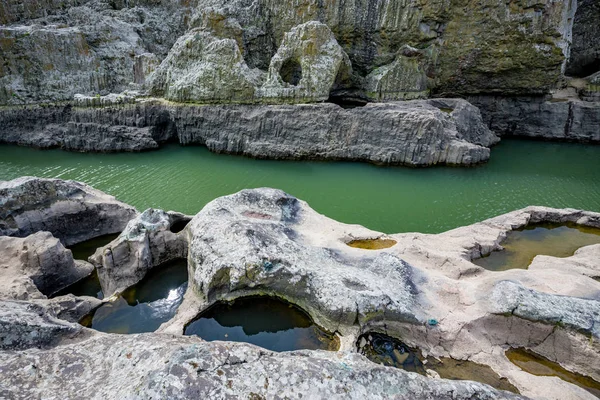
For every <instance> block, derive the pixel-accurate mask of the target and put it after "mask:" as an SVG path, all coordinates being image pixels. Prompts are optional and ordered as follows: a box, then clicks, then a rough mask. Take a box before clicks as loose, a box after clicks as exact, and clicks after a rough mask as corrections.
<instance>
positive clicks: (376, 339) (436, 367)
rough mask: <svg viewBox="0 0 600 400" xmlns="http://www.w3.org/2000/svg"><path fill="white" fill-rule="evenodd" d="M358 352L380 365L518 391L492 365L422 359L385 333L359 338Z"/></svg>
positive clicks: (449, 359) (414, 351)
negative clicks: (430, 371)
mask: <svg viewBox="0 0 600 400" xmlns="http://www.w3.org/2000/svg"><path fill="white" fill-rule="evenodd" d="M357 349H358V351H359V352H360V353H361V354H362V355H364V356H365V357H367V358H368V359H369V360H371V361H373V362H374V363H377V364H382V365H386V366H389V367H396V368H400V369H403V370H405V371H410V372H416V373H418V374H421V375H427V370H428V369H429V370H433V371H435V372H437V373H438V374H439V375H440V377H441V378H444V379H455V380H471V381H476V382H481V383H485V384H488V385H490V386H492V387H494V388H496V389H500V390H508V391H510V392H513V393H518V390H517V388H516V387H514V386H513V385H511V384H510V383H509V382H508V380H507V379H505V378H501V377H500V376H498V374H496V373H495V372H494V371H493V370H492V369H491V368H490V367H488V366H486V365H481V364H477V363H474V362H471V361H461V360H454V359H451V358H444V357H442V358H441V359H439V360H437V359H435V358H433V357H427V358H426V359H422V357H421V356H420V352H419V351H418V350H417V349H413V348H410V347H408V346H407V345H405V344H404V343H402V342H401V341H399V340H397V339H395V338H392V337H390V336H387V335H384V334H382V333H374V332H371V333H366V334H364V335H362V336H361V337H359V339H358V341H357Z"/></svg>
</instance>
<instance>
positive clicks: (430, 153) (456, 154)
mask: <svg viewBox="0 0 600 400" xmlns="http://www.w3.org/2000/svg"><path fill="white" fill-rule="evenodd" d="M78 101H79V102H81V103H84V102H88V101H89V102H92V101H94V100H93V99H89V98H82V99H80V100H78ZM96 101H98V102H104V101H106V102H108V101H109V100H105V99H104V98H100V99H97V100H96ZM38 112H39V113H40V114H42V115H45V116H46V115H47V116H48V121H45V120H44V119H39V118H38V117H37V115H38V114H37V113H38ZM2 121H5V122H6V123H5V124H4V125H2V124H1V122H2ZM111 124H112V125H111ZM54 132H60V134H56V135H54V134H53V133H54ZM168 140H179V142H180V143H181V144H183V145H188V144H202V145H206V146H207V147H208V149H209V150H211V151H215V152H222V153H234V154H244V155H249V156H252V157H258V158H277V159H325V160H336V159H338V160H341V159H344V160H357V161H367V162H373V163H379V164H392V165H394V164H405V165H413V166H428V165H435V164H453V165H473V164H476V163H479V162H483V161H487V159H488V158H489V154H490V150H489V148H488V147H489V146H491V145H493V144H494V143H496V142H497V140H498V139H497V138H496V137H495V136H494V135H493V134H492V133H491V131H490V130H489V129H488V128H487V127H485V125H483V123H482V120H481V115H480V113H479V110H477V108H475V107H473V106H472V105H470V104H469V103H468V102H466V101H464V100H456V99H443V100H427V101H414V102H397V103H396V102H394V103H385V104H369V105H367V106H366V107H361V108H355V109H351V110H346V109H343V108H341V107H339V106H337V105H334V104H330V103H326V104H311V105H288V106H285V105H281V106H258V105H255V106H252V105H239V106H231V105H230V106H216V105H215V106H191V105H189V106H177V105H171V104H165V103H162V102H160V101H157V100H149V101H143V102H140V103H136V104H127V103H126V101H125V100H124V103H121V104H114V105H112V106H110V107H108V106H107V107H103V108H96V107H64V108H63V107H50V108H45V107H31V108H30V107H27V108H22V109H10V110H4V111H2V112H0V141H3V142H8V143H17V144H28V145H34V146H39V147H57V146H58V147H62V148H65V149H68V150H78V151H104V152H107V151H140V150H146V149H154V148H156V147H158V143H162V142H165V141H168Z"/></svg>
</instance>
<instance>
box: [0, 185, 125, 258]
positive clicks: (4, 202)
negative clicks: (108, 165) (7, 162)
mask: <svg viewBox="0 0 600 400" xmlns="http://www.w3.org/2000/svg"><path fill="white" fill-rule="evenodd" d="M135 215H136V210H135V209H134V208H133V207H131V206H129V205H127V204H125V203H122V202H120V201H118V200H116V199H115V198H114V197H112V196H109V195H107V194H105V193H103V192H101V191H99V190H96V189H94V188H92V187H90V186H88V185H86V184H84V183H80V182H75V181H63V180H60V179H45V178H35V177H23V178H17V179H14V180H12V181H0V235H8V236H18V237H25V236H28V235H31V234H32V233H35V232H38V231H48V232H51V233H52V235H54V236H55V237H56V238H58V239H60V240H61V242H63V243H64V244H65V245H67V246H68V245H71V244H74V243H78V242H83V241H85V240H88V239H91V238H94V237H97V236H102V235H107V234H110V233H117V232H121V231H122V230H123V228H125V225H126V224H127V222H128V221H129V220H130V219H132V218H133V217H135Z"/></svg>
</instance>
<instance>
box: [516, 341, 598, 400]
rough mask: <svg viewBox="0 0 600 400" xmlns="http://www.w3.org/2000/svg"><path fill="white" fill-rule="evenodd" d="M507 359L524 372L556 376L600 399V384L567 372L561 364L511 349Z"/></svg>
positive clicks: (527, 352) (520, 350) (521, 350)
mask: <svg viewBox="0 0 600 400" xmlns="http://www.w3.org/2000/svg"><path fill="white" fill-rule="evenodd" d="M506 357H508V359H509V360H510V361H511V362H512V363H513V364H515V365H517V366H518V367H519V368H521V369H522V370H523V371H525V372H528V373H530V374H532V375H537V376H556V377H559V378H560V379H562V380H564V381H567V382H569V383H572V384H574V385H577V386H579V387H581V388H583V389H585V390H587V391H588V392H590V393H591V394H593V395H594V396H596V397H598V398H600V382H597V381H595V380H593V379H592V378H589V377H587V376H584V375H581V374H576V373H573V372H570V371H567V370H566V369H564V368H563V367H561V366H560V365H559V364H557V363H554V362H552V361H550V360H548V359H546V358H544V357H541V356H539V355H537V354H534V353H533V352H531V351H528V350H526V349H522V348H519V349H510V350H508V351H507V352H506Z"/></svg>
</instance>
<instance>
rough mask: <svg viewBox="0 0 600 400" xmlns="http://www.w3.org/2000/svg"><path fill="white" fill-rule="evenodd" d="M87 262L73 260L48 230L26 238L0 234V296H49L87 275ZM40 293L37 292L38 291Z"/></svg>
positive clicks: (26, 297)
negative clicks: (0, 275) (0, 274)
mask: <svg viewBox="0 0 600 400" xmlns="http://www.w3.org/2000/svg"><path fill="white" fill-rule="evenodd" d="M92 270H93V267H92V265H91V264H89V263H87V262H85V261H80V260H73V255H72V254H71V251H70V250H67V249H65V248H64V247H63V245H62V244H61V243H60V241H59V240H58V239H56V238H54V237H53V236H52V234H50V233H49V232H38V233H35V234H33V235H30V236H27V237H26V238H16V237H9V236H0V271H1V273H2V279H1V280H0V297H1V298H9V299H10V298H12V299H17V300H27V299H31V298H41V297H44V296H42V294H44V295H46V296H49V295H51V294H53V293H56V292H58V291H59V290H61V289H63V288H65V287H67V286H69V285H71V284H73V283H75V282H77V281H78V280H80V279H81V278H83V277H85V276H87V275H89V274H90V273H91V272H92ZM40 292H41V293H40Z"/></svg>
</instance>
